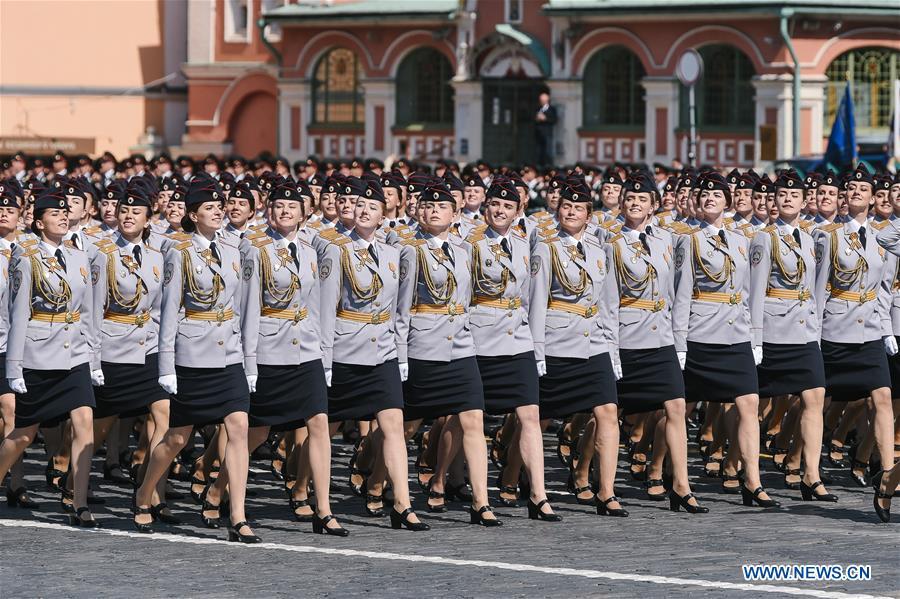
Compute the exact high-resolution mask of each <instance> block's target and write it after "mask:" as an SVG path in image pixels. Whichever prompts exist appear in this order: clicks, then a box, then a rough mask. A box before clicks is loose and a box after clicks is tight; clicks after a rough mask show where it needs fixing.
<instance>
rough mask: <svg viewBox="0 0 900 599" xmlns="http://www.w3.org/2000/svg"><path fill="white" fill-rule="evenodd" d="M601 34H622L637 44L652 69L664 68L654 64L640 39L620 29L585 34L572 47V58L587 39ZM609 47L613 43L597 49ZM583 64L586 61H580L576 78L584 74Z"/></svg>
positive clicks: (600, 30)
mask: <svg viewBox="0 0 900 599" xmlns="http://www.w3.org/2000/svg"><path fill="white" fill-rule="evenodd" d="M602 33H621V34H623V35H624V36H625V37H627V38H628V39H630V40H631V41H633V42H634V43H635V44H637V45H638V46H639V47H640V48H641V49H642V50H643V51H644V55H645V56H646V57H647V62H648V63H649V64H650V65H651V66H652V67H653V68H654V69H660V68H662V67H663V66H665V65H663V64H658V63H657V62H656V60H654V58H653V53H652V52H651V51H650V48H649V47H648V46H647V44H645V43H644V41H643V40H642V39H641V38H639V37H638V36H636V35H635V34H634V33H632V32H631V31H628V30H627V29H622V28H621V27H601V28H600V29H594V30H592V31H591V32H590V33H589V34H587V35H586V36H584V37H583V38H581V39H580V40H578V43H577V44H575V47H574V48H572V56H577V55H578V51H579V50H580V49H581V47H582V46H583V45H584V44H586V43H587V41H588V40H589V39H591V38H592V37H594V36H595V35H600V34H602ZM610 45H614V43H610V44H604V45H602V46H600V47H598V49H601V48H605V47H606V46H610ZM589 56H593V53H591V54H590V55H589ZM585 64H587V59H585V60H582V61H581V65H579V66H580V68H579V70H578V71H579V72H578V76H579V77H580V76H581V75H582V74H583V73H584V65H585Z"/></svg>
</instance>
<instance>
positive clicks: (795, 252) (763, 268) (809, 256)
mask: <svg viewBox="0 0 900 599" xmlns="http://www.w3.org/2000/svg"><path fill="white" fill-rule="evenodd" d="M799 231H800V243H799V245H798V244H797V242H796V240H795V239H794V236H793V233H792V232H791V228H790V226H789V225H787V224H786V223H784V222H783V221H782V220H780V219H779V220H778V222H777V223H776V224H774V225H769V226H768V227H766V228H764V229H763V230H762V231H759V232H758V233H756V235H754V236H753V241H752V242H751V243H750V323H751V333H752V337H753V345H754V346H759V345H762V344H763V343H775V344H780V345H791V344H805V343H811V342H813V341H818V340H819V336H820V334H821V330H820V326H819V322H820V321H819V317H818V314H817V311H816V300H815V298H814V297H813V294H814V293H815V286H816V250H815V242H814V241H813V238H812V236H811V235H810V234H809V233H807V232H806V231H804V230H803V229H802V228H800V229H799Z"/></svg>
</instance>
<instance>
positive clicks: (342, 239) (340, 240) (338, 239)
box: [328, 233, 350, 245]
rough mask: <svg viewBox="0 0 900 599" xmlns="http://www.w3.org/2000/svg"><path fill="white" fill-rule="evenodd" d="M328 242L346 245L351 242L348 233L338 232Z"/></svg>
mask: <svg viewBox="0 0 900 599" xmlns="http://www.w3.org/2000/svg"><path fill="white" fill-rule="evenodd" d="M328 242H329V243H333V244H334V245H345V244H348V243H350V238H349V237H347V236H346V235H342V234H340V233H338V234H337V236H335V237H333V238H331V239H329V240H328Z"/></svg>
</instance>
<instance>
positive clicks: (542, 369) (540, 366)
mask: <svg viewBox="0 0 900 599" xmlns="http://www.w3.org/2000/svg"><path fill="white" fill-rule="evenodd" d="M537 371H538V377H542V376H544V375H545V374H547V361H546V360H538V361H537Z"/></svg>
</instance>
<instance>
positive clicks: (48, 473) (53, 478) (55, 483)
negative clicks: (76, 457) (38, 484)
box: [44, 459, 66, 491]
mask: <svg viewBox="0 0 900 599" xmlns="http://www.w3.org/2000/svg"><path fill="white" fill-rule="evenodd" d="M65 474H66V473H65V472H63V471H62V470H58V469H57V468H56V467H54V466H53V460H52V459H51V460H50V461H49V462H47V467H46V468H45V469H44V477H45V478H46V479H47V486H48V487H50V488H51V489H52V490H54V491H61V490H62V489H61V487H60V486H59V481H60V480H61V479H62V477H63V476H65Z"/></svg>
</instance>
